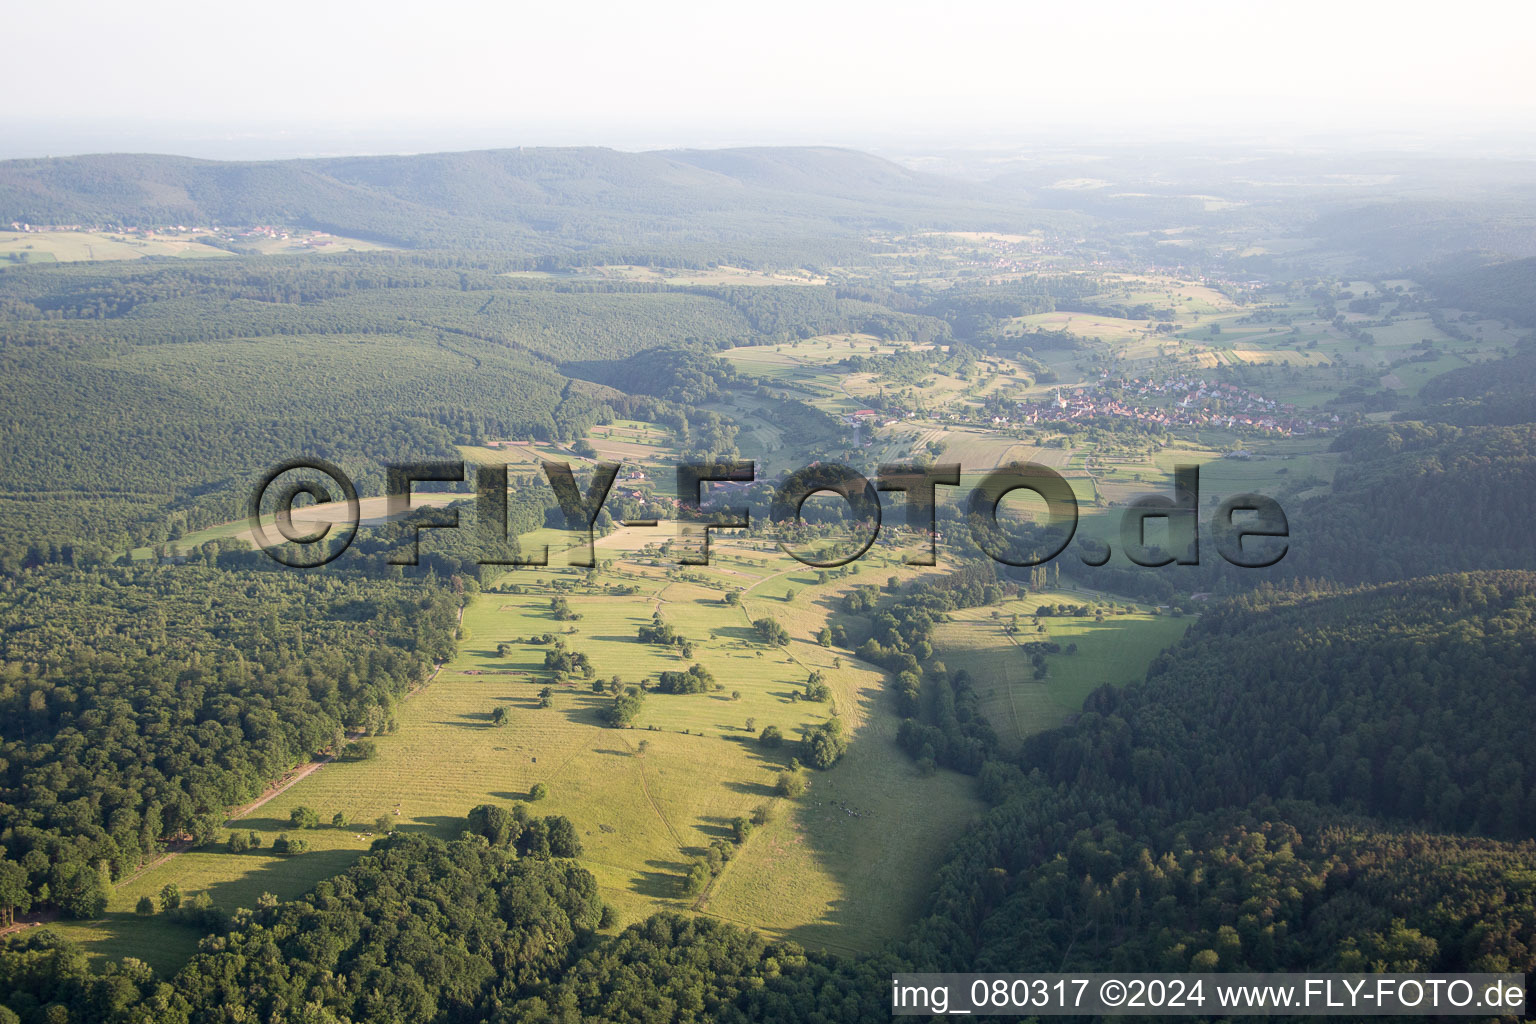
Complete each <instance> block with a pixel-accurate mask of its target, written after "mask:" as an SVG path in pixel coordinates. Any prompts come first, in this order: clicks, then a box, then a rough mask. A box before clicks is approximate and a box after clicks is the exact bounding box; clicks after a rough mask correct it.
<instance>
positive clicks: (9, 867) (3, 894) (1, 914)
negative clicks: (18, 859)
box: [0, 857, 32, 924]
mask: <svg viewBox="0 0 1536 1024" xmlns="http://www.w3.org/2000/svg"><path fill="white" fill-rule="evenodd" d="M31 906H32V893H31V892H30V891H29V890H28V889H27V869H26V868H24V867H22V866H21V865H20V864H14V863H12V862H11V861H8V860H5V859H4V857H0V924H11V923H13V922H14V921H15V920H16V911H18V910H19V911H21V912H22V913H23V914H25V913H26V912H27V911H28V910H29V909H30V908H31Z"/></svg>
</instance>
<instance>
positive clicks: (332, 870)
mask: <svg viewBox="0 0 1536 1024" xmlns="http://www.w3.org/2000/svg"><path fill="white" fill-rule="evenodd" d="M367 852H368V851H367V850H366V849H358V850H314V851H312V852H309V853H301V854H298V855H297V856H293V857H279V858H275V859H269V860H266V861H264V862H262V863H261V865H260V866H259V867H257V868H256V869H255V870H254V871H249V872H247V873H246V874H244V875H242V876H240V877H239V878H232V879H229V880H228V881H224V882H215V883H214V884H213V885H211V886H209V887H208V895H210V896H212V897H213V904H214V906H216V907H223V908H225V909H233V908H235V907H255V906H256V900H257V898H258V897H259V896H260V895H261V894H262V893H264V892H270V893H271V894H272V895H274V896H276V897H277V898H278V899H280V900H292V899H297V898H298V897H300V896H302V895H304V893H306V892H308V891H309V890H310V889H312V888H314V886H315V883H316V882H319V881H321V880H322V879H326V878H330V877H331V876H332V875H339V874H341V872H343V871H345V870H347V868H349V867H351V866H352V864H353V863H354V862H355V861H356V860H357V859H358V858H359V857H361V856H362V855H363V854H365V853H367Z"/></svg>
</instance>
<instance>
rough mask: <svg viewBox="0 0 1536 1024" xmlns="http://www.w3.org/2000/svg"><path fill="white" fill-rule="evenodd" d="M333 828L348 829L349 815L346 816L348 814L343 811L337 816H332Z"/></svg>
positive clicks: (336, 814)
mask: <svg viewBox="0 0 1536 1024" xmlns="http://www.w3.org/2000/svg"><path fill="white" fill-rule="evenodd" d="M331 827H332V828H346V827H347V815H346V813H345V812H343V811H337V812H336V813H335V814H333V815H331Z"/></svg>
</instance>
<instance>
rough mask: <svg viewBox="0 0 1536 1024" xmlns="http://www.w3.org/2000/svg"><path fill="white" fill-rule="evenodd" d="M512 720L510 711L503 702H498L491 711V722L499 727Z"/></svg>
mask: <svg viewBox="0 0 1536 1024" xmlns="http://www.w3.org/2000/svg"><path fill="white" fill-rule="evenodd" d="M510 721H512V711H511V709H510V708H508V707H507V706H506V705H505V704H498V705H496V707H495V708H494V709H492V711H491V724H492V725H493V726H495V727H496V728H498V729H500V728H502V727H503V726H505V725H506V724H507V723H508V722H510Z"/></svg>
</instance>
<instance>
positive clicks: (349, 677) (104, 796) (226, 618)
mask: <svg viewBox="0 0 1536 1024" xmlns="http://www.w3.org/2000/svg"><path fill="white" fill-rule="evenodd" d="M0 591H3V592H0V663H3V669H0V870H3V866H8V865H20V867H21V868H22V869H24V872H25V881H24V882H23V883H22V884H21V885H20V887H19V891H18V892H7V893H0V903H4V904H5V906H6V907H7V909H12V908H16V909H21V910H26V909H28V908H29V907H33V906H36V907H37V908H38V909H45V908H50V907H53V908H57V909H59V910H61V911H63V912H64V913H66V914H69V915H73V916H78V917H94V916H96V915H97V914H99V913H100V912H101V909H102V907H103V905H104V904H105V900H106V889H105V886H106V885H107V884H110V882H111V881H112V880H113V879H115V878H119V877H121V876H122V875H124V874H126V873H128V872H130V871H132V870H133V869H135V868H137V867H138V866H139V864H140V863H142V862H143V861H144V860H146V859H149V858H151V857H152V856H153V855H154V854H156V853H157V852H158V851H160V850H161V849H163V847H164V846H165V844H167V843H169V842H174V841H176V840H179V839H188V840H191V841H193V842H195V843H199V844H201V843H205V842H208V841H210V840H211V839H212V838H213V836H214V834H215V832H216V830H217V829H218V828H219V826H220V825H222V824H223V822H224V818H225V816H226V811H227V810H228V809H229V808H231V807H233V806H235V805H237V804H240V803H243V802H245V801H247V800H250V799H252V798H254V797H256V796H257V795H258V794H259V793H260V792H261V791H262V789H263V788H265V786H266V785H267V784H268V783H269V782H270V781H272V780H273V779H275V778H277V777H278V776H279V775H281V774H282V773H283V772H284V771H285V770H287V769H288V768H291V767H293V766H294V765H296V764H299V763H301V762H303V761H307V760H308V759H309V758H310V757H311V756H312V755H314V754H317V753H320V752H322V751H325V750H330V751H331V752H333V753H334V752H338V751H339V750H340V747H341V745H342V743H343V742H344V740H345V737H346V736H347V734H348V733H349V732H350V733H354V734H355V733H378V732H383V731H386V730H388V729H390V728H392V720H393V714H392V708H393V706H394V704H395V702H396V701H398V700H399V699H400V698H401V697H402V696H403V695H404V694H405V692H406V691H407V689H408V688H409V687H411V686H413V685H417V684H419V683H421V682H423V681H425V679H426V677H427V675H428V674H429V673H430V671H431V669H432V666H433V665H434V664H437V663H440V662H442V661H444V660H446V658H447V657H448V656H449V655H450V654H451V653H452V652H453V650H454V643H455V634H456V629H457V624H456V613H457V606H458V599H457V598H456V597H455V595H453V594H452V593H451V592H450V591H449V590H448V589H446V588H443V587H437V586H428V585H425V584H424V583H422V582H412V581H406V580H396V581H385V580H376V579H369V578H365V577H361V576H356V575H349V576H340V575H335V574H333V575H329V576H303V575H299V574H296V573H291V572H289V573H285V572H273V571H255V572H252V571H229V570H223V569H219V568H215V567H206V566H198V565H193V564H187V565H180V566H174V567H171V566H159V565H155V566H140V567H133V568H99V569H95V570H75V569H64V568H53V569H46V570H37V571H34V572H30V573H27V574H25V575H23V576H21V577H19V578H15V579H8V580H6V581H5V582H4V583H3V585H0Z"/></svg>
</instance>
